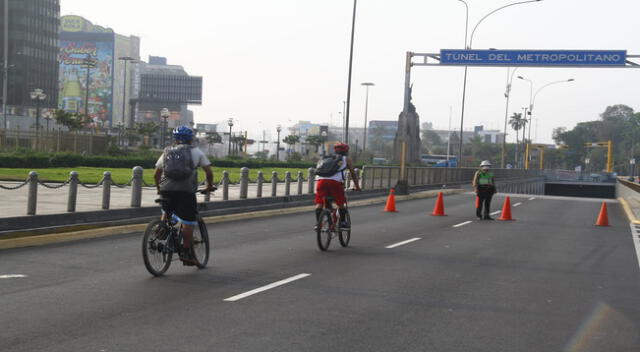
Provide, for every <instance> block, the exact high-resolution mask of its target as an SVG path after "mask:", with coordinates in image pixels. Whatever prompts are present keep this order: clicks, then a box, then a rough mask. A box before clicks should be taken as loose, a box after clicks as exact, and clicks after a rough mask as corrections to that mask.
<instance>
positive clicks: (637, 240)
mask: <svg viewBox="0 0 640 352" xmlns="http://www.w3.org/2000/svg"><path fill="white" fill-rule="evenodd" d="M629 226H630V227H631V237H632V238H633V247H635V249H636V259H637V260H638V267H640V235H639V234H638V231H639V230H640V225H637V224H634V223H630V224H629Z"/></svg>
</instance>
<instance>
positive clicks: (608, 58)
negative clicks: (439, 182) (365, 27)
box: [396, 49, 640, 194]
mask: <svg viewBox="0 0 640 352" xmlns="http://www.w3.org/2000/svg"><path fill="white" fill-rule="evenodd" d="M413 66H462V67H464V66H467V67H468V66H475V67H548V68H552V67H563V68H640V55H629V54H627V51H626V50H493V49H490V50H476V49H442V50H440V52H439V53H414V52H407V54H406V61H405V82H404V107H403V111H402V116H407V115H408V113H409V106H410V102H411V67H413ZM403 123H406V119H404V120H403ZM398 127H400V128H399V131H401V134H399V136H398V137H399V140H400V142H401V153H400V154H401V159H400V177H399V180H398V185H397V186H396V192H397V193H398V194H407V193H408V192H409V185H408V182H407V154H408V153H407V139H408V135H407V133H406V126H398ZM459 157H460V158H459V160H460V162H461V161H462V158H461V156H459ZM458 165H459V166H460V165H461V163H458ZM609 166H610V165H608V168H609Z"/></svg>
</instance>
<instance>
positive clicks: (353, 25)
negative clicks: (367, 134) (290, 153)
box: [344, 0, 357, 144]
mask: <svg viewBox="0 0 640 352" xmlns="http://www.w3.org/2000/svg"><path fill="white" fill-rule="evenodd" d="M356 8H357V0H353V17H352V19H351V46H350V50H349V79H348V83H347V101H346V103H345V105H346V109H345V110H346V115H344V142H345V143H347V144H349V108H350V107H351V72H352V68H353V38H354V34H355V29H356Z"/></svg>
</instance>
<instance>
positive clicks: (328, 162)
mask: <svg viewBox="0 0 640 352" xmlns="http://www.w3.org/2000/svg"><path fill="white" fill-rule="evenodd" d="M342 166H343V165H342V155H331V156H328V157H326V158H324V159H321V160H320V161H318V164H317V165H316V175H318V176H320V177H331V176H333V175H335V174H337V173H338V172H339V171H340V170H341V169H342Z"/></svg>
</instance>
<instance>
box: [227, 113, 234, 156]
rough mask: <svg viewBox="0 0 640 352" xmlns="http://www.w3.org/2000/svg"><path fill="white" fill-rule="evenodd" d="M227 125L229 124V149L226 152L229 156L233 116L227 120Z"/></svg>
mask: <svg viewBox="0 0 640 352" xmlns="http://www.w3.org/2000/svg"><path fill="white" fill-rule="evenodd" d="M227 125H229V151H228V152H227V156H231V128H233V117H230V118H229V119H228V120H227Z"/></svg>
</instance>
